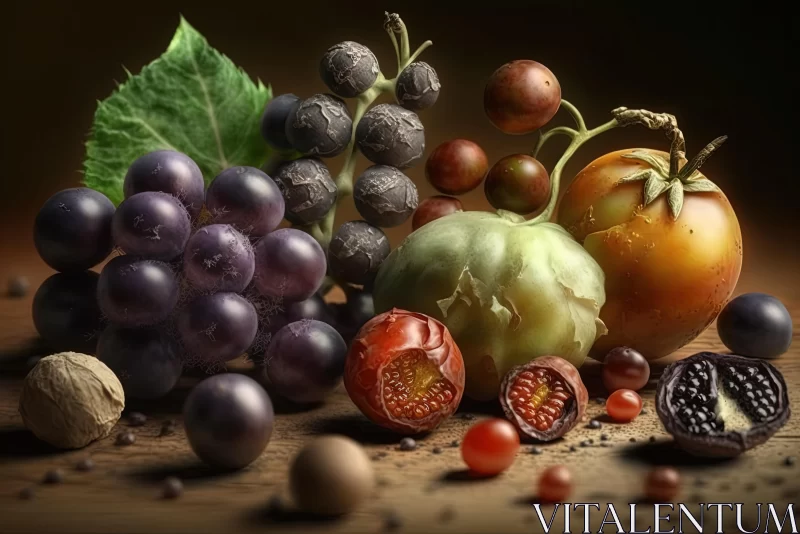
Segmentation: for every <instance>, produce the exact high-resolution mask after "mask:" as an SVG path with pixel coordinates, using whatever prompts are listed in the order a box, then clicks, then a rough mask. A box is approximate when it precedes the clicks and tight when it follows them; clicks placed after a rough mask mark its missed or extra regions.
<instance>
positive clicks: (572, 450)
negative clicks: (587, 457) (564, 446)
mask: <svg viewBox="0 0 800 534" xmlns="http://www.w3.org/2000/svg"><path fill="white" fill-rule="evenodd" d="M576 450H578V449H576V448H575V445H570V446H569V452H575V451H576Z"/></svg>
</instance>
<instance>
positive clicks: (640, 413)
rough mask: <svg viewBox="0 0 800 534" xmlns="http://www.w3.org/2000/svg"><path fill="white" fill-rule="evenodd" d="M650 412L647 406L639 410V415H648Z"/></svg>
mask: <svg viewBox="0 0 800 534" xmlns="http://www.w3.org/2000/svg"><path fill="white" fill-rule="evenodd" d="M649 413H650V411H649V410H648V409H647V408H642V411H641V412H639V415H647V414H649Z"/></svg>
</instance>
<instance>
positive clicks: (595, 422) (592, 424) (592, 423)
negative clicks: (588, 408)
mask: <svg viewBox="0 0 800 534" xmlns="http://www.w3.org/2000/svg"><path fill="white" fill-rule="evenodd" d="M601 426H603V424H602V423H601V422H600V421H598V420H597V419H592V420H591V421H589V428H600V427H601Z"/></svg>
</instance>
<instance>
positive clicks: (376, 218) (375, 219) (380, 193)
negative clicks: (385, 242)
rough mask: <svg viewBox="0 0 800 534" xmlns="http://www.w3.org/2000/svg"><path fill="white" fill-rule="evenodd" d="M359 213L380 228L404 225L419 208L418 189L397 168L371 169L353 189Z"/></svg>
mask: <svg viewBox="0 0 800 534" xmlns="http://www.w3.org/2000/svg"><path fill="white" fill-rule="evenodd" d="M353 201H354V203H355V205H356V209H357V210H358V213H360V214H361V216H362V217H364V220H366V221H367V222H368V223H370V224H373V225H375V226H379V227H381V228H392V227H395V226H399V225H401V224H403V223H404V222H405V221H406V219H408V218H409V217H410V216H411V214H412V213H414V210H415V209H417V206H418V205H419V194H418V192H417V186H416V185H414V182H412V181H411V179H410V178H409V177H408V176H406V175H405V174H403V173H402V172H401V171H400V170H399V169H397V168H396V167H390V166H388V165H373V166H371V167H369V168H368V169H367V170H365V171H364V173H363V174H362V175H361V176H360V177H359V178H358V180H357V181H356V183H355V186H354V187H353Z"/></svg>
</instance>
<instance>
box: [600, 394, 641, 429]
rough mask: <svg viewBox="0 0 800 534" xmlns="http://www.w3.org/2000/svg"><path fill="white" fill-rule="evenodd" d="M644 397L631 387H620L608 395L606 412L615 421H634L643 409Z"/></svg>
mask: <svg viewBox="0 0 800 534" xmlns="http://www.w3.org/2000/svg"><path fill="white" fill-rule="evenodd" d="M642 404H643V403H642V398H641V397H640V396H639V394H638V393H636V392H635V391H631V390H630V389H618V390H617V391H615V392H614V393H612V394H611V395H609V396H608V400H606V412H608V415H609V417H611V419H613V420H614V421H618V422H620V423H627V422H628V421H633V420H634V419H636V417H637V416H638V415H639V413H640V412H641V411H642Z"/></svg>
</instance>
